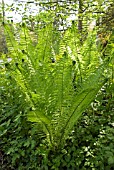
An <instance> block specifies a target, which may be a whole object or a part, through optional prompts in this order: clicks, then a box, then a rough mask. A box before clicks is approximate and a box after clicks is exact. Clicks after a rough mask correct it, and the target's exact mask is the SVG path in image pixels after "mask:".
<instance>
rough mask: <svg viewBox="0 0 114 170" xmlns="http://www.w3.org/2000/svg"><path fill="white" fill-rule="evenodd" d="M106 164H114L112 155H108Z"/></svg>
mask: <svg viewBox="0 0 114 170" xmlns="http://www.w3.org/2000/svg"><path fill="white" fill-rule="evenodd" d="M108 164H109V165H111V164H114V156H110V157H109V158H108Z"/></svg>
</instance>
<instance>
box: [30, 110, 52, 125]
mask: <svg viewBox="0 0 114 170" xmlns="http://www.w3.org/2000/svg"><path fill="white" fill-rule="evenodd" d="M28 120H29V121H31V122H37V123H45V124H49V123H50V120H49V118H48V117H47V116H45V115H44V113H42V112H40V111H38V110H35V111H30V112H29V113H28Z"/></svg>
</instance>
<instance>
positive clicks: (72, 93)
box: [0, 1, 114, 170]
mask: <svg viewBox="0 0 114 170" xmlns="http://www.w3.org/2000/svg"><path fill="white" fill-rule="evenodd" d="M80 3H81V4H80ZM79 4H80V5H82V6H83V5H84V4H82V2H81V1H79ZM72 5H74V3H73V4H72ZM85 7H86V6H85ZM92 8H93V7H92ZM81 9H82V8H81V6H79V11H80V10H81ZM58 10H61V8H60V9H59V8H56V12H57V11H58ZM86 15H87V14H86ZM81 17H82V16H81ZM55 18H56V19H57V16H56V14H55V12H54V11H53V10H51V11H50V10H47V11H44V12H42V13H39V14H38V15H37V16H36V17H34V20H35V21H37V25H35V26H34V27H32V29H31V26H30V25H29V24H27V22H26V21H23V23H21V24H12V23H10V24H9V23H8V22H6V23H4V22H3V23H2V27H3V29H4V31H3V32H4V34H5V38H6V42H7V47H8V52H6V54H4V53H3V54H1V62H0V72H1V74H0V96H1V98H0V168H1V169H3V170H4V169H19V170H23V169H25V170H28V169H31V170H37V169H39V170H40V169H41V170H43V169H74V170H75V169H76V170H85V169H90V170H91V169H92V170H96V169H101V170H105V169H106V170H109V169H114V145H113V143H114V116H113V114H114V104H113V103H114V92H113V91H114V49H113V47H114V46H113V41H114V32H113V29H110V30H108V32H107V34H104V29H103V30H102V29H101V28H100V26H99V28H98V27H94V29H88V28H87V27H86V28H85V30H83V28H82V27H79V25H80V24H82V22H81V21H82V20H81V19H80V18H78V24H77V22H75V21H72V24H71V25H70V27H67V26H66V27H65V29H63V30H62V31H60V30H59V26H60V25H59V24H60V23H59V22H56V24H54V23H55ZM90 18H91V17H90ZM97 18H99V17H97ZM29 21H31V20H29ZM58 21H59V20H58ZM85 21H86V20H85ZM35 23H36V22H35ZM86 24H87V22H86ZM77 25H78V26H77ZM80 26H81V25H80ZM87 30H88V32H87ZM83 33H84V34H83ZM83 35H84V37H83ZM99 35H100V36H99ZM96 37H99V38H97V39H96ZM81 115H82V116H81Z"/></svg>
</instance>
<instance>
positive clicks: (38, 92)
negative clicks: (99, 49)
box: [6, 23, 105, 148]
mask: <svg viewBox="0 0 114 170" xmlns="http://www.w3.org/2000/svg"><path fill="white" fill-rule="evenodd" d="M53 30H54V28H53V26H52V24H51V23H47V25H46V27H45V28H42V29H39V30H38V43H37V44H36V45H35V46H34V45H33V42H32V40H31V38H30V31H29V30H28V29H27V27H25V26H24V27H22V30H21V31H20V37H19V40H18V41H17V40H16V39H15V37H13V35H12V32H11V31H10V28H9V27H8V26H7V27H6V36H7V37H9V38H7V42H8V44H10V46H11V47H12V48H11V51H10V54H11V58H12V61H11V68H10V69H9V70H10V71H11V77H12V79H13V80H15V81H16V83H17V85H18V86H20V88H21V90H22V92H23V93H24V94H25V96H26V97H25V101H26V102H28V103H30V108H32V109H30V111H29V112H28V114H27V117H28V120H29V121H31V122H34V123H37V124H39V126H40V127H42V129H43V131H44V132H45V134H46V135H47V139H48V141H49V143H50V146H52V147H55V146H56V147H57V148H58V147H60V146H63V144H64V141H65V139H66V138H67V137H68V135H69V133H70V131H71V129H72V128H73V126H74V124H75V123H76V122H77V120H78V118H79V117H80V116H81V114H82V112H83V111H84V110H85V109H86V108H87V107H88V106H89V104H90V103H91V102H92V101H93V100H94V98H95V96H96V95H97V93H98V91H99V89H100V88H101V87H102V85H103V84H104V83H105V82H104V77H102V75H103V71H104V68H105V65H104V64H103V65H101V64H100V63H99V64H98V65H97V66H96V64H95V60H94V59H91V60H90V58H92V57H94V56H95V55H96V53H90V51H89V54H88V49H86V46H87V44H86V42H85V45H84V46H83V48H82V47H80V44H79V39H78V38H76V37H75V38H74V37H73V36H74V32H73V31H72V30H67V31H66V32H65V33H64V36H63V38H62V39H61V40H60V42H59V50H57V51H59V54H58V56H59V58H58V60H57V61H56V63H51V60H50V58H51V55H53V53H55V57H57V56H56V54H57V53H58V52H57V51H54V50H55V47H54V46H55V44H53V43H52V42H53V36H55V32H54V31H53ZM7 33H8V35H7ZM75 34H76V33H75ZM57 36H58V37H56V38H58V39H59V38H60V35H59V34H57ZM90 39H91V38H90V37H88V39H87V42H88V41H89V40H90ZM76 42H77V43H76ZM90 46H92V47H91V48H92V50H94V48H95V47H94V46H93V45H91V43H90V45H89V47H90ZM69 49H70V52H69ZM85 54H86V55H85ZM71 55H72V56H74V59H75V60H76V65H75V66H73V65H72V57H71ZM83 55H84V57H86V58H85V59H83ZM93 55H94V56H93ZM88 61H89V62H88ZM90 65H93V66H94V68H93V67H91V69H90V70H89V71H87V70H86V67H87V66H90ZM85 66H86V67H85ZM74 74H75V76H76V79H75V80H74V81H75V83H76V84H77V87H76V89H74V86H73V76H74ZM82 78H83V81H80V84H79V83H78V81H79V80H81V79H82ZM25 109H26V108H25ZM42 129H41V131H42Z"/></svg>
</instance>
